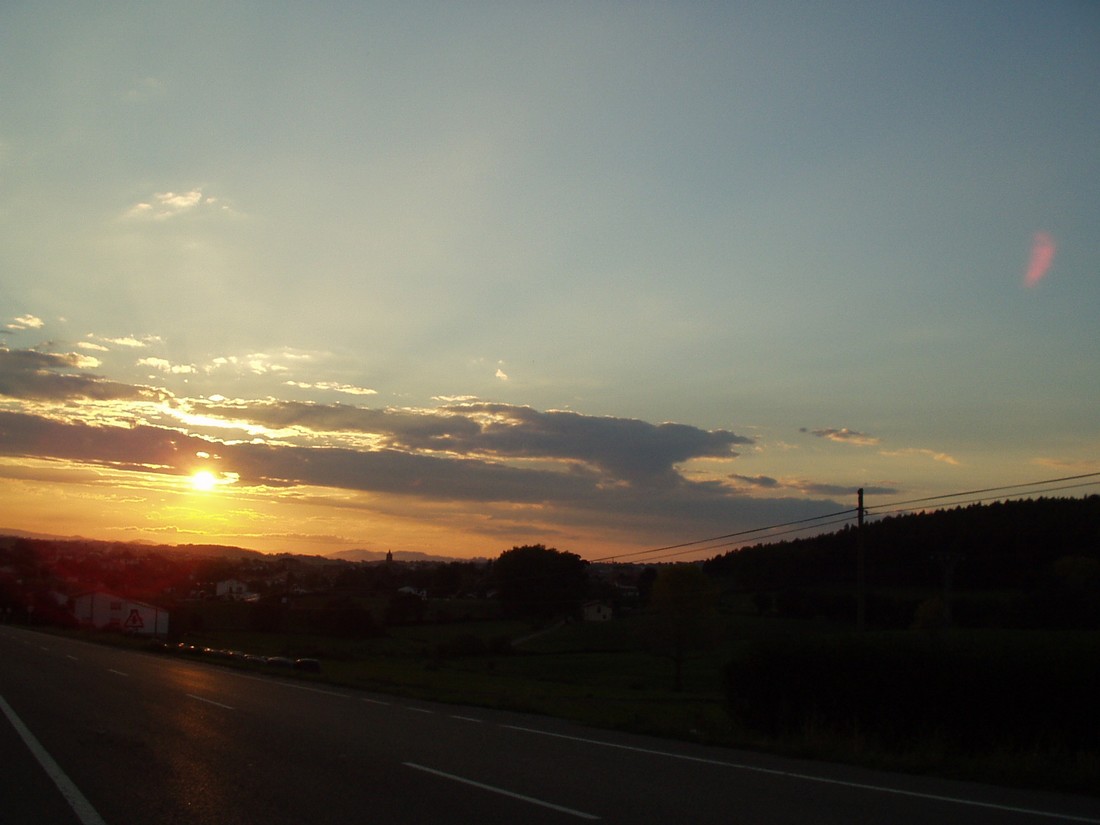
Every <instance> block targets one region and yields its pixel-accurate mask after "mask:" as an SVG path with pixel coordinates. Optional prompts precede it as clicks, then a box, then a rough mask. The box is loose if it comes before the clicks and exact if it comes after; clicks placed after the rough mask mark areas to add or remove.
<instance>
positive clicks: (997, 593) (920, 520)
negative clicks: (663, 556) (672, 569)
mask: <svg viewBox="0 0 1100 825" xmlns="http://www.w3.org/2000/svg"><path fill="white" fill-rule="evenodd" d="M858 533H859V531H858V529H857V528H856V527H852V526H849V527H847V528H845V529H844V530H841V531H839V532H836V533H830V534H826V535H820V536H813V537H809V538H803V539H798V540H794V541H784V542H779V543H776V544H767V545H764V544H761V545H755V546H753V547H746V548H742V549H739V550H733V551H730V552H728V553H726V554H724V555H722V556H718V557H715V558H713V559H711V560H709V561H707V562H706V563H705V565H704V569H705V570H706V572H707V573H708V574H710V575H712V576H715V577H718V578H720V579H721V580H722V581H723V582H724V585H725V587H726V589H727V590H728V591H729V590H736V591H748V592H753V593H756V594H758V597H759V603H760V605H761V609H770V610H772V611H774V612H779V613H781V614H787V615H800V616H810V615H824V616H828V617H835V618H841V617H844V616H850V615H852V611H853V610H854V607H853V606H852V605H853V604H854V602H853V600H854V598H855V596H854V587H855V582H856V576H857V572H856V571H857V553H858V542H859V535H858ZM863 542H864V547H865V557H866V575H867V585H868V610H869V614H868V615H869V619H871V620H872V621H874V622H877V623H878V624H880V625H884V626H898V625H901V624H906V623H908V622H911V621H912V620H913V619H914V612H915V610H916V609H917V608H918V607H919V606H920V604H922V603H923V602H924V601H927V600H928V599H930V598H934V597H938V598H941V599H946V600H949V601H950V602H951V603H952V606H953V609H952V616H953V617H954V620H955V621H956V622H957V623H959V624H963V625H974V626H993V625H997V626H1016V627H1048V626H1057V627H1097V626H1100V496H1095V495H1094V496H1089V497H1087V498H1074V499H1071V498H1041V499H1037V500H1026V501H1007V502H999V503H995V504H987V505H983V504H975V505H970V506H967V507H959V508H956V509H952V510H939V511H935V512H930V513H916V514H908V515H900V516H891V517H888V518H883V519H881V520H869V521H868V522H867V523H866V524H865V525H864V527H863Z"/></svg>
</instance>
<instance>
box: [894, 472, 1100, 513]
mask: <svg viewBox="0 0 1100 825" xmlns="http://www.w3.org/2000/svg"><path fill="white" fill-rule="evenodd" d="M1098 476H1100V473H1082V474H1081V475H1076V476H1063V477H1062V478H1048V479H1046V480H1045V481H1028V482H1024V483H1023V484H1006V485H1004V486H1002V487H986V488H985V489H982V490H964V491H962V492H961V493H944V494H942V495H938V496H925V497H924V498H911V499H908V500H907V501H888V502H886V503H885V504H880V505H878V506H879V507H897V506H898V505H900V504H919V503H921V502H924V501H936V500H938V499H942V498H958V497H960V496H972V495H976V494H978V493H996V492H999V491H1001V490H1016V489H1019V488H1020V487H1034V486H1036V485H1041V484H1058V483H1060V482H1063V481H1077V480H1078V479H1082V478H1097V477H1098ZM1090 483H1092V484H1095V483H1098V482H1090ZM1082 486H1088V485H1082ZM1032 492H1046V491H1044V490H1035V491H1032ZM1018 495H1025V494H1024V493H1020V494H1018Z"/></svg>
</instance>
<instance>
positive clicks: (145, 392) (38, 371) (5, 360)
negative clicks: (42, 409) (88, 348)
mask: <svg viewBox="0 0 1100 825" xmlns="http://www.w3.org/2000/svg"><path fill="white" fill-rule="evenodd" d="M98 364H99V362H98V361H97V360H96V359H94V358H90V357H89V356H87V355H80V354H78V353H75V352H74V353H65V354H60V355H58V354H52V353H44V352H37V351H35V350H7V349H0V395H3V396H8V397H9V398H20V399H23V400H34V401H66V400H79V399H84V400H90V401H112V400H130V401H160V400H164V398H165V394H164V393H162V392H160V391H158V390H153V389H150V388H148V387H140V386H133V385H130V384H121V383H118V382H115V381H109V380H107V379H104V378H100V377H99V376H95V375H88V374H84V373H80V374H75V375H74V374H71V373H70V371H71V370H74V369H87V368H89V367H93V366H98Z"/></svg>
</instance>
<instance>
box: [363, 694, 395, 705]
mask: <svg viewBox="0 0 1100 825" xmlns="http://www.w3.org/2000/svg"><path fill="white" fill-rule="evenodd" d="M362 698H363V701H364V702H370V703H371V704H372V705H390V704H392V703H391V702H383V701H382V700H381V699H367V698H366V697H365V696H364V697H362Z"/></svg>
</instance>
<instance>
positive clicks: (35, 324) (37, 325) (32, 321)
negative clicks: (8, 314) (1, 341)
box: [7, 315, 45, 331]
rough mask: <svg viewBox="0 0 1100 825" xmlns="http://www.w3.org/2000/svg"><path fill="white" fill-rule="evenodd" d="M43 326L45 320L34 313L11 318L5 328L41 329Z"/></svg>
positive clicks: (16, 329) (18, 329)
mask: <svg viewBox="0 0 1100 825" xmlns="http://www.w3.org/2000/svg"><path fill="white" fill-rule="evenodd" d="M43 326H45V322H44V321H43V320H42V319H41V318H39V317H37V316H35V315H20V316H19V317H18V318H14V319H12V320H11V321H10V322H9V323H8V324H7V328H8V329H10V330H15V331H20V330H25V329H41V328H42V327H43Z"/></svg>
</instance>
